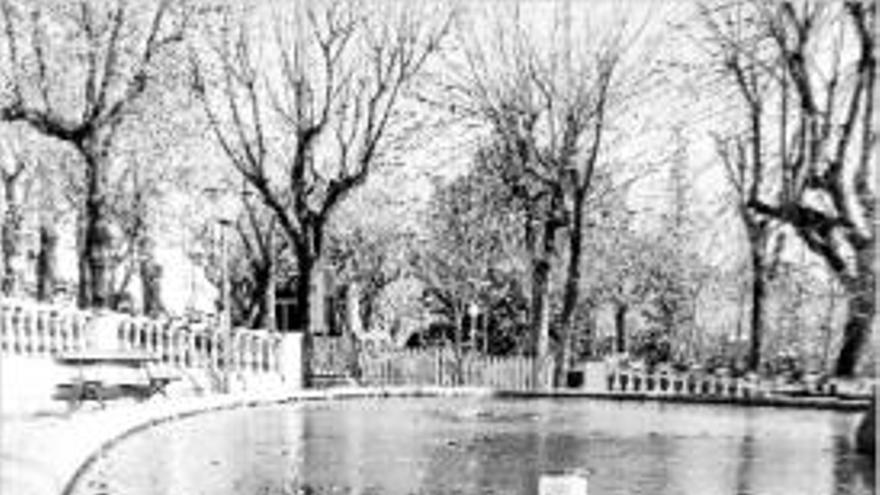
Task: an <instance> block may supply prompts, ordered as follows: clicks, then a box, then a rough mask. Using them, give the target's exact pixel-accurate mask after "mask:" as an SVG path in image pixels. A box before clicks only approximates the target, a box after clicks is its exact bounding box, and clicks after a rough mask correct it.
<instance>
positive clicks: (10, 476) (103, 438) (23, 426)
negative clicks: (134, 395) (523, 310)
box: [0, 387, 491, 495]
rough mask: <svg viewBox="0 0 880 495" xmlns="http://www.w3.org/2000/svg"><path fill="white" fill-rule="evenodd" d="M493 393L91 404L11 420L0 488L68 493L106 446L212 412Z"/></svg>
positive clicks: (360, 393)
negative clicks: (68, 411) (287, 404)
mask: <svg viewBox="0 0 880 495" xmlns="http://www.w3.org/2000/svg"><path fill="white" fill-rule="evenodd" d="M476 394H485V395H490V394H491V392H490V391H489V390H488V389H480V388H461V389H449V388H439V387H389V388H335V389H324V390H302V391H296V392H287V393H260V394H230V395H214V396H206V397H186V398H173V399H165V398H161V397H159V398H155V399H152V400H150V401H148V402H144V403H137V404H135V403H128V404H122V403H121V404H111V405H108V406H107V408H106V409H99V408H97V407H92V405H91V404H87V405H86V406H84V408H83V409H82V410H80V411H77V412H75V413H73V414H70V415H66V414H59V415H43V416H32V417H24V418H20V419H15V420H6V421H4V422H3V424H2V432H0V433H2V441H0V456H2V457H0V493H2V494H4V495H5V494H14V495H59V494H65V495H66V494H68V493H70V490H71V489H72V488H73V481H74V480H75V479H76V478H77V477H78V475H79V473H80V471H82V470H84V469H85V468H86V467H87V466H88V465H89V464H90V462H91V461H92V460H93V459H94V458H95V457H97V456H98V455H99V454H100V453H101V452H102V451H103V450H105V449H107V448H110V447H112V446H113V444H115V443H116V442H118V441H120V440H122V439H124V438H125V437H126V436H128V435H129V434H132V433H135V432H137V431H139V430H142V429H145V428H149V427H151V426H153V425H156V424H159V423H162V422H165V421H171V420H174V419H178V418H183V417H186V416H190V415H193V414H199V413H205V412H209V411H215V410H222V409H232V408H236V407H251V406H259V405H268V404H277V403H284V402H292V401H305V400H327V399H348V398H367V397H416V396H425V397H436V396H452V395H476Z"/></svg>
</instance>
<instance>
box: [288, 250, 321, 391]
mask: <svg viewBox="0 0 880 495" xmlns="http://www.w3.org/2000/svg"><path fill="white" fill-rule="evenodd" d="M297 267H298V269H299V275H298V277H299V278H298V280H297V283H296V287H295V289H294V297H295V300H296V312H295V313H294V314H293V328H294V331H298V332H302V375H303V386H304V387H310V386H311V383H312V354H313V347H314V346H313V345H312V342H313V335H312V328H311V327H312V321H311V303H312V280H314V279H315V273H314V270H315V267H316V262H315V260H314V259H313V257H312V256H311V255H310V254H309V253H305V252H302V251H299V252H298V253H297Z"/></svg>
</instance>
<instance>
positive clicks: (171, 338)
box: [116, 318, 281, 373]
mask: <svg viewBox="0 0 880 495" xmlns="http://www.w3.org/2000/svg"><path fill="white" fill-rule="evenodd" d="M116 332H117V335H116V338H117V339H118V342H119V343H120V347H121V348H123V349H137V350H145V351H149V352H154V353H156V354H158V355H159V356H161V358H162V361H164V362H166V363H168V364H172V365H176V366H180V367H187V368H212V369H218V370H226V369H227V366H226V360H227V353H226V351H225V347H226V341H227V336H226V335H224V333H223V332H219V331H217V330H216V329H215V328H213V327H208V326H204V325H200V326H196V325H186V324H182V323H176V324H175V323H174V322H169V323H168V324H162V323H160V322H157V321H155V320H150V319H148V318H121V319H119V321H118V323H117V326H116ZM231 338H232V343H231V352H230V353H229V356H228V358H229V364H230V366H229V367H228V369H229V370H230V371H236V372H257V373H259V372H275V371H278V369H279V359H280V356H279V352H280V342H281V337H280V336H279V335H278V334H277V333H273V332H269V331H267V330H250V329H244V328H235V329H233V331H232V335H231Z"/></svg>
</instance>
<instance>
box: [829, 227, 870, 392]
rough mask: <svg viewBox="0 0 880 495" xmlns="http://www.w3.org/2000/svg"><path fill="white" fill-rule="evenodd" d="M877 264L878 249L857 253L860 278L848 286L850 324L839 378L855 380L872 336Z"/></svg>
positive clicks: (840, 357)
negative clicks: (876, 254)
mask: <svg viewBox="0 0 880 495" xmlns="http://www.w3.org/2000/svg"><path fill="white" fill-rule="evenodd" d="M873 263H874V247H873V244H872V243H868V244H867V245H865V246H864V247H862V248H861V249H859V250H858V251H857V253H856V265H857V268H858V277H856V278H854V279H852V280H851V281H850V283H848V284H846V289H847V320H846V325H845V326H844V328H843V343H842V345H841V348H840V352H839V354H838V355H837V363H836V365H835V370H834V374H835V375H836V376H838V377H844V378H851V377H854V376H855V374H856V371H857V370H856V365H857V364H858V360H859V357H860V356H861V354H862V350H863V348H864V347H865V344H866V343H867V342H868V340H869V337H870V335H871V330H872V323H873V321H874V313H875V312H876V310H877V301H876V287H875V285H874V277H875V275H874V266H873Z"/></svg>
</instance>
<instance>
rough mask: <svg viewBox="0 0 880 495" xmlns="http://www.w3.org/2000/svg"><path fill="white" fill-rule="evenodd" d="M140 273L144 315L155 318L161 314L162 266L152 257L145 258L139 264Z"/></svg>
mask: <svg viewBox="0 0 880 495" xmlns="http://www.w3.org/2000/svg"><path fill="white" fill-rule="evenodd" d="M140 272H141V274H140V275H141V284H142V285H141V287H142V290H141V293H142V294H143V307H144V314H145V315H146V316H150V317H155V316H157V315H158V314H159V313H161V312H162V293H161V282H162V266H161V265H159V263H157V262H156V260H154V259H153V258H152V256H146V257H145V259H144V260H142V261H141V262H140Z"/></svg>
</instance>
